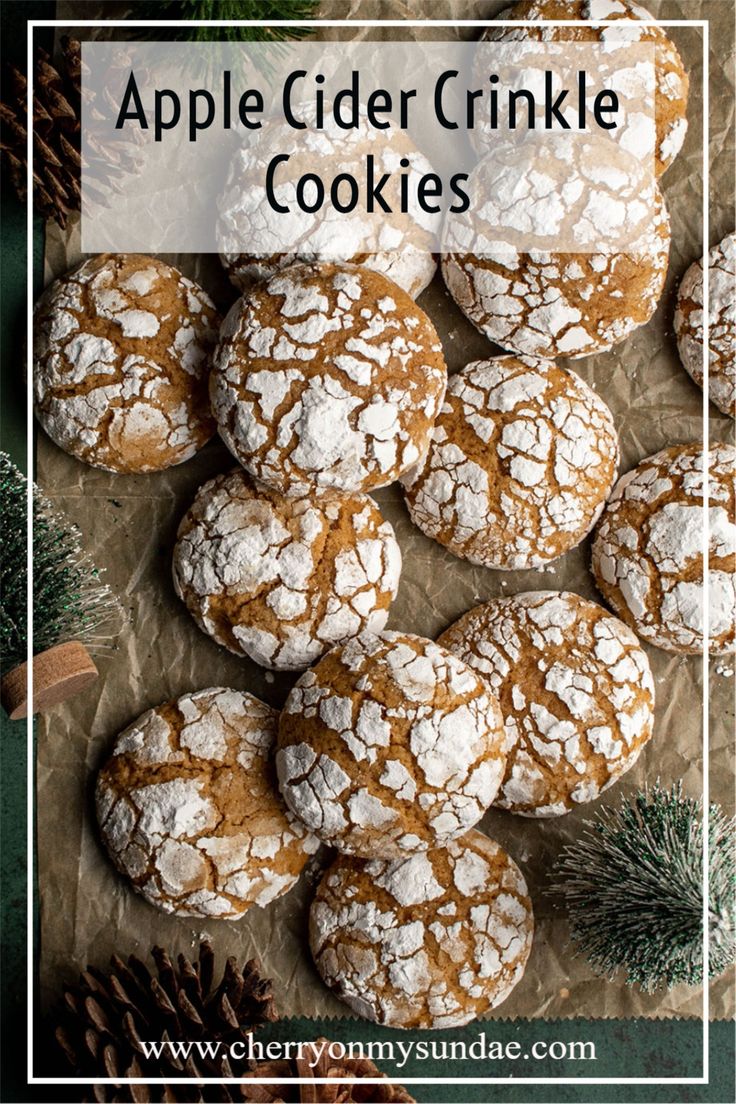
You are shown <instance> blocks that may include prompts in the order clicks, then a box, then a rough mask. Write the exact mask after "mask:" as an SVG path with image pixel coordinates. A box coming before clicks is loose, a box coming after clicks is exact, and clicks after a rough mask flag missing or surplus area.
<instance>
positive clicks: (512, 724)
mask: <svg viewBox="0 0 736 1104" xmlns="http://www.w3.org/2000/svg"><path fill="white" fill-rule="evenodd" d="M438 643H439V644H442V645H443V646H444V647H445V648H448V649H449V650H450V651H451V652H454V653H455V655H457V656H459V657H460V658H461V659H462V660H464V661H465V662H466V663H467V664H468V666H470V667H472V668H473V669H474V670H476V671H477V672H478V674H480V675H482V676H483V677H484V678H485V679H487V680H488V683H489V685H490V686H491V689H492V690H493V692H494V693H495V694H496V695H497V696H498V699H499V702H500V705H501V712H502V713H503V716H504V721H505V725H506V752H507V755H508V759H507V763H506V773H505V775H504V779H503V782H502V784H501V789H500V791H499V794H498V797H497V798H496V801H495V802H494V804H496V805H498V806H500V807H501V808H502V809H508V810H510V811H511V812H513V813H519V814H521V815H522V816H530V817H552V816H561V815H562V814H564V813H567V812H569V810H570V809H574V808H576V806H578V805H581V804H583V803H585V802H587V801H594V800H595V799H596V798H597V797H598V796H599V795H600V794H601V793H602V792H603V791H604V790H606V789H607V788H608V787H609V786H610V785H612V784H613V783H614V782H616V781H617V780H618V779H619V778H620V777H621V776H622V775H623V774H624V773H625V772H626V771H627V770H629V768H630V767H632V766H633V765H634V763H635V762H636V760H637V758H638V756H639V753H640V751H641V749H642V748H643V746H644V745H645V744H646V742H647V741H648V740H649V738H650V737H651V735H652V726H653V721H654V682H653V679H652V674H651V670H650V667H649V660H648V659H647V656H646V653H645V652H644V650H643V649H642V648H641V646H640V644H639V641H638V640H637V638H636V636H635V634H634V633H633V632H632V631H631V629H629V628H628V627H627V626H626V625H624V624H623V622H622V621H619V620H618V618H617V617H613V616H612V615H611V614H610V613H608V611H607V610H605V609H603V607H602V606H599V605H597V604H596V603H595V602H589V601H588V600H587V599H585V598H581V597H580V596H579V595H577V594H570V593H566V592H561V593H558V592H556V591H544V590H542V591H534V592H530V593H527V594H517V595H514V596H513V597H509V598H499V599H495V600H493V601H491V602H487V603H486V604H485V605H482V606H477V607H476V608H475V609H473V610H470V612H469V613H466V614H465V615H464V616H463V617H461V618H460V619H459V620H458V621H456V622H455V624H454V625H452V626H451V627H450V628H449V629H447V630H446V631H445V632H444V633H442V635H441V636H440V637H439V640H438Z"/></svg>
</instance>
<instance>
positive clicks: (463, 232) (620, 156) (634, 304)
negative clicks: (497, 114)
mask: <svg viewBox="0 0 736 1104" xmlns="http://www.w3.org/2000/svg"><path fill="white" fill-rule="evenodd" d="M604 148H605V147H604ZM602 156H605V154H602V153H601V144H600V141H596V140H593V139H591V140H590V141H587V140H586V141H585V142H581V141H580V138H579V136H577V135H576V136H572V137H569V136H561V139H560V141H559V142H558V143H556V144H555V146H554V156H553V154H552V151H550V153H549V156H546V155H545V160H544V162H543V165H542V166H537V168H538V169H541V168H544V172H541V171H532V170H531V169H530V165H529V164H528V159H527V157H526V155H525V154H524V150H523V149H520V150H519V151H515V153H514V154H513V156H511V157H510V158H508V159H504V158H496V157H494V156H493V155H489V156H488V157H486V158H484V160H482V161H481V162H480V163H479V164H478V165H477V166H476V168H475V169H474V170H473V172H472V173H471V174H470V177H469V180H468V185H467V189H468V194H469V195H470V196H471V205H470V208H469V209H468V211H466V212H461V213H457V214H452V213H450V214H448V217H447V219H446V221H445V225H444V229H443V248H444V250H445V252H444V253H443V256H442V260H441V265H442V275H443V277H444V280H445V283H446V284H447V288H448V290H449V292H450V294H451V295H452V297H453V299H454V300H455V302H456V303H457V305H458V306H459V307H460V309H461V310H462V311H463V313H464V314H465V315H467V317H468V318H469V319H470V321H471V322H472V323H473V324H474V325H475V326H476V327H477V328H478V329H479V330H480V331H481V332H482V333H484V334H485V335H486V336H487V337H488V338H490V340H491V341H495V342H497V343H498V344H499V345H500V346H501V347H502V348H504V349H508V350H509V351H510V352H514V353H522V354H526V355H536V356H546V357H557V356H564V357H572V358H577V357H583V356H590V355H591V354H593V353H600V352H603V351H605V350H606V349H610V348H611V347H612V346H614V345H617V344H619V343H620V342H621V341H623V340H624V339H625V338H626V337H628V335H629V334H630V333H631V332H632V331H633V330H635V329H636V328H637V327H638V326H643V325H644V324H645V323H647V322H648V321H649V319H650V318H651V317H652V314H653V313H654V310H655V308H656V306H657V302H658V301H659V297H660V295H661V293H662V288H663V286H664V281H665V277H666V275H667V264H668V258H669V246H670V228H669V217H668V215H667V209H666V207H665V204H664V200H663V198H662V195H661V192H660V190H659V188H658V186H657V185H656V184H655V183H654V182H653V181H650V182H649V183H648V184H647V183H645V182H644V181H643V180H642V176H641V167H640V166H639V165H638V163H636V161H635V159H634V158H633V157H630V156H628V155H627V154H626V153H625V151H614V152H613V153H612V154H611V156H612V157H613V161H614V163H613V164H612V167H611V172H610V173H607V171H606V169H605V164H602V161H601V157H602ZM560 241H564V243H565V246H566V247H565V249H564V251H559V250H560V245H559V242H560Z"/></svg>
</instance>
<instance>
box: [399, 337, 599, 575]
mask: <svg viewBox="0 0 736 1104" xmlns="http://www.w3.org/2000/svg"><path fill="white" fill-rule="evenodd" d="M617 464H618V437H617V434H616V429H615V426H614V424H613V417H612V415H611V412H610V410H609V409H608V407H607V406H606V404H605V403H604V402H603V400H602V399H600V398H599V397H598V395H597V394H596V393H595V391H593V390H592V389H591V388H590V387H588V385H587V384H586V383H585V382H584V381H583V380H582V379H580V378H579V377H578V376H576V375H575V373H574V372H569V371H567V370H566V369H564V368H561V367H559V366H558V365H556V364H555V363H554V362H553V361H551V360H538V359H532V358H530V357H522V358H520V359H517V358H516V357H513V356H502V357H494V358H492V359H491V360H476V361H473V362H472V363H471V364H468V365H466V367H465V368H464V369H463V370H462V371H461V372H458V373H456V374H455V375H453V376H451V377H450V381H449V384H448V388H447V395H446V398H445V403H444V406H443V407H442V411H441V413H440V416H439V418H438V419H437V422H436V424H435V427H434V431H433V434H432V443H431V444H430V446H429V450H428V452H427V454H426V456H425V457H424V460H423V461H422V462H421V463H420V464H418V465H417V466H416V467H415V468H413V469H412V470H411V471H410V472H408V473H407V475H405V476H404V477H403V479H402V482H403V484H404V487H405V494H406V504H407V506H408V508H409V513H410V514H411V518H412V521H413V522H414V523H415V524H416V525H418V526H419V528H420V529H421V530H422V532H423V533H426V535H427V536H428V537H432V538H433V539H434V540H436V541H438V542H439V543H440V544H443V545H445V547H446V548H449V549H450V551H451V552H454V553H455V555H456V556H461V557H462V558H463V559H466V560H470V562H471V563H477V564H482V565H484V566H486V567H494V568H497V569H500V570H512V569H513V570H518V569H520V568H530V567H541V566H543V565H544V564H546V563H549V561H550V560H554V559H556V558H557V557H558V556H561V555H562V554H563V553H564V552H567V551H568V550H569V549H570V548H573V547H574V546H575V545H576V544H578V543H579V542H580V541H581V540H582V539H583V537H585V535H586V534H587V533H589V532H590V530H591V529H592V528H593V525H594V524H595V521H596V519H597V518H598V515H599V514H600V512H601V510H602V509H603V503H604V501H605V499H606V497H607V495H608V493H609V491H610V490H611V487H612V486H613V481H614V479H615V477H616V466H617Z"/></svg>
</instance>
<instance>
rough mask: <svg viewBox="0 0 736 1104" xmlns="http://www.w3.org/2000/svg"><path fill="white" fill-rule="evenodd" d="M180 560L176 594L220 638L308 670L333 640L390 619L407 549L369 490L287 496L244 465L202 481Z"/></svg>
mask: <svg viewBox="0 0 736 1104" xmlns="http://www.w3.org/2000/svg"><path fill="white" fill-rule="evenodd" d="M173 569H174V585H175V588H176V592H177V594H178V595H179V597H180V598H182V599H183V600H184V602H185V603H186V606H187V609H188V610H189V612H190V613H191V614H192V616H193V617H194V619H195V621H196V622H197V624H198V625H199V627H200V628H201V629H202V630H203V631H204V632H206V633H208V634H209V635H210V636H211V637H213V639H214V640H216V641H217V643H218V644H222V645H223V646H224V647H226V648H229V649H230V651H232V652H235V653H236V655H246V656H249V657H250V658H251V659H253V660H255V661H256V663H260V664H261V666H263V667H271V668H274V669H281V670H301V669H302V668H304V667H308V666H309V664H310V663H312V662H313V661H314V660H315V659H317V658H318V657H319V656H320V655H322V654H323V652H326V651H327V650H328V648H330V647H331V646H332V645H333V644H336V643H339V642H340V641H343V640H346V639H348V638H349V637H351V636H356V635H357V634H358V633H360V632H362V631H364V630H368V631H371V632H380V631H381V630H382V629H383V628H384V626H385V624H386V621H387V619H388V614H389V607H390V605H391V602H392V601H393V599H394V598H395V596H396V592H397V590H398V586H399V576H400V573H401V551H400V549H399V545H398V542H397V541H396V538H395V536H394V531H393V528H392V527H391V525H390V523H389V522H387V521H384V519H383V518H382V517H381V513H380V511H379V509H378V507H377V506H376V504H375V502H374V501H373V499H372V498H370V497H369V496H368V495H363V494H352V495H341V494H337V493H335V492H334V491H324V492H323V493H322V494H321V495H319V496H312V497H309V496H306V495H299V496H293V497H290V498H287V497H286V496H284V495H282V494H280V493H279V492H278V491H272V490H269V489H268V488H267V487H264V486H263V485H262V484H258V483H255V482H254V480H253V479H252V478H251V477H250V476H249V475H248V474H247V472H245V471H243V470H242V468H239V469H237V470H236V471H232V472H230V473H229V474H227V475H218V476H217V477H216V478H215V479H212V480H210V482H209V483H205V484H204V486H202V487H200V489H199V491H198V492H197V497H196V498H195V500H194V503H193V504H192V506H191V507H190V509H189V510H188V511H187V513H186V514H185V516H184V518H183V519H182V522H181V524H180V526H179V531H178V535H177V542H176V546H175V548H174V560H173Z"/></svg>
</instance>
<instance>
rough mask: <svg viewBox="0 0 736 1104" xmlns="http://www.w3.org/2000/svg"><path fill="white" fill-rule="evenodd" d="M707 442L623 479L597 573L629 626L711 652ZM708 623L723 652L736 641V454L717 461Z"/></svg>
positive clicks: (671, 648)
mask: <svg viewBox="0 0 736 1104" xmlns="http://www.w3.org/2000/svg"><path fill="white" fill-rule="evenodd" d="M703 484H704V464H703V446H702V444H701V443H700V442H694V443H692V444H687V445H673V446H671V447H670V448H666V449H662V451H661V452H658V453H656V454H655V455H654V456H650V457H648V458H647V459H646V460H642V461H641V463H640V464H638V465H637V467H635V468H634V469H633V470H632V471H630V472H627V473H626V475H624V476H622V477H621V479H619V481H618V483H617V484H616V486H615V487H614V490H613V494H612V495H611V498H610V500H609V502H608V503H607V505H606V508H605V510H604V512H603V514H602V516H601V520H600V522H599V523H598V528H597V530H596V535H595V540H594V542H593V564H592V568H593V575H594V576H595V581H596V583H597V585H598V589H599V590H600V592H601V594H602V595H603V597H604V598H605V599H606V601H607V602H608V604H609V605H610V606H611V608H612V609H613V610H615V612H616V613H617V614H618V615H619V617H621V618H622V619H623V620H624V621H625V622H626V623H627V625H630V626H631V627H632V628H633V629H634V630H635V632H637V633H638V634H639V636H640V637H642V639H643V640H646V641H647V642H648V643H650V644H656V646H657V647H658V648H664V649H665V651H668V652H691V653H697V652H701V651H702V650H703V640H704V624H705V599H706V591H705V586H704V562H703V543H704V532H705V526H706V517H705V511H704V505H703V504H704V497H703ZM708 498H709V504H708V518H707V524H708V530H709V536H710V544H709V556H708V576H709V578H708V591H709V599H710V600H709V604H708V621H709V650H710V652H711V654H713V655H725V654H727V653H730V652H733V651H734V647H735V642H736V448H734V447H733V446H732V445H714V446H713V447H712V448H711V449H710V452H709V456H708Z"/></svg>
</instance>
